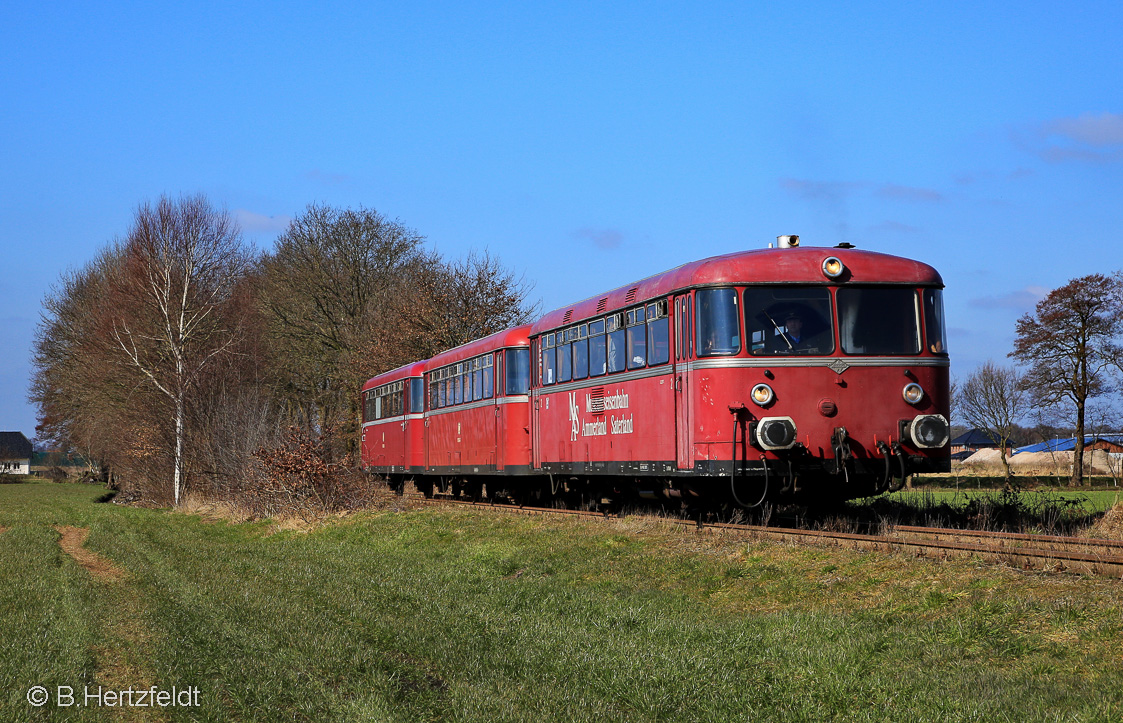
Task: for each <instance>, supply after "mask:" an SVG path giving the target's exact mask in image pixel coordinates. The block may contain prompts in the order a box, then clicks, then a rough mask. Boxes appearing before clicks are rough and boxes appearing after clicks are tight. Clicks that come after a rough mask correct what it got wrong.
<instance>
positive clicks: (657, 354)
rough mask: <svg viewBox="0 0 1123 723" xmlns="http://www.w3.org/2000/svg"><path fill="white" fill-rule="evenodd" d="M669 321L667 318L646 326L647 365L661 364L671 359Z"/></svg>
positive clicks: (651, 322)
mask: <svg viewBox="0 0 1123 723" xmlns="http://www.w3.org/2000/svg"><path fill="white" fill-rule="evenodd" d="M670 323H671V320H670V319H668V318H667V317H665V316H664V317H663V318H662V319H656V320H655V321H650V322H648V324H647V363H648V364H652V365H654V364H663V363H664V362H667V361H670V359H671V327H670Z"/></svg>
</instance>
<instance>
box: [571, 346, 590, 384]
mask: <svg viewBox="0 0 1123 723" xmlns="http://www.w3.org/2000/svg"><path fill="white" fill-rule="evenodd" d="M587 376H589V340H588V339H585V338H580V339H578V340H577V341H575V342H573V378H574V379H584V378H585V377H587Z"/></svg>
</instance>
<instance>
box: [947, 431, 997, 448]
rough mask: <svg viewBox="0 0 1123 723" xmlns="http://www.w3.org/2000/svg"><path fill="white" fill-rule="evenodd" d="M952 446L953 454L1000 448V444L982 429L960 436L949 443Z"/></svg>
mask: <svg viewBox="0 0 1123 723" xmlns="http://www.w3.org/2000/svg"><path fill="white" fill-rule="evenodd" d="M949 444H950V445H951V453H952V454H958V453H960V452H968V453H970V452H977V451H979V450H980V449H991V448H995V447H998V442H995V441H994V440H992V439H991V438H990V437H988V436H987V433H986V432H984V431H983V430H981V429H978V428H975V429H969V430H967V431H966V432H964V433H963V434H961V435H959V436H958V437H956V438H955V439H953V440H951V442H950V443H949Z"/></svg>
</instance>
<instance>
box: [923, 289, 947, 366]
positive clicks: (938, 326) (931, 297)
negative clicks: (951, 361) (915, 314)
mask: <svg viewBox="0 0 1123 723" xmlns="http://www.w3.org/2000/svg"><path fill="white" fill-rule="evenodd" d="M924 328H925V329H926V330H927V334H926V336H927V337H928V351H930V352H932V353H933V354H944V355H947V353H948V331H947V326H945V325H944V292H943V290H942V289H925V290H924Z"/></svg>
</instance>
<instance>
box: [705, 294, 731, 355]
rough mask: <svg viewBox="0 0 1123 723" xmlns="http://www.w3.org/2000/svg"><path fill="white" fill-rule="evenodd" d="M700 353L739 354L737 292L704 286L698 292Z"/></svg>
mask: <svg viewBox="0 0 1123 723" xmlns="http://www.w3.org/2000/svg"><path fill="white" fill-rule="evenodd" d="M697 297H698V303H697V307H696V309H697V316H698V323H697V325H696V328H697V330H698V345H697V346H698V356H719V355H725V354H736V353H737V352H738V351H740V349H741V331H740V328H741V324H740V322H739V321H738V319H737V292H736V291H735V290H733V289H701V290H700V291H698V293H697Z"/></svg>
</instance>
